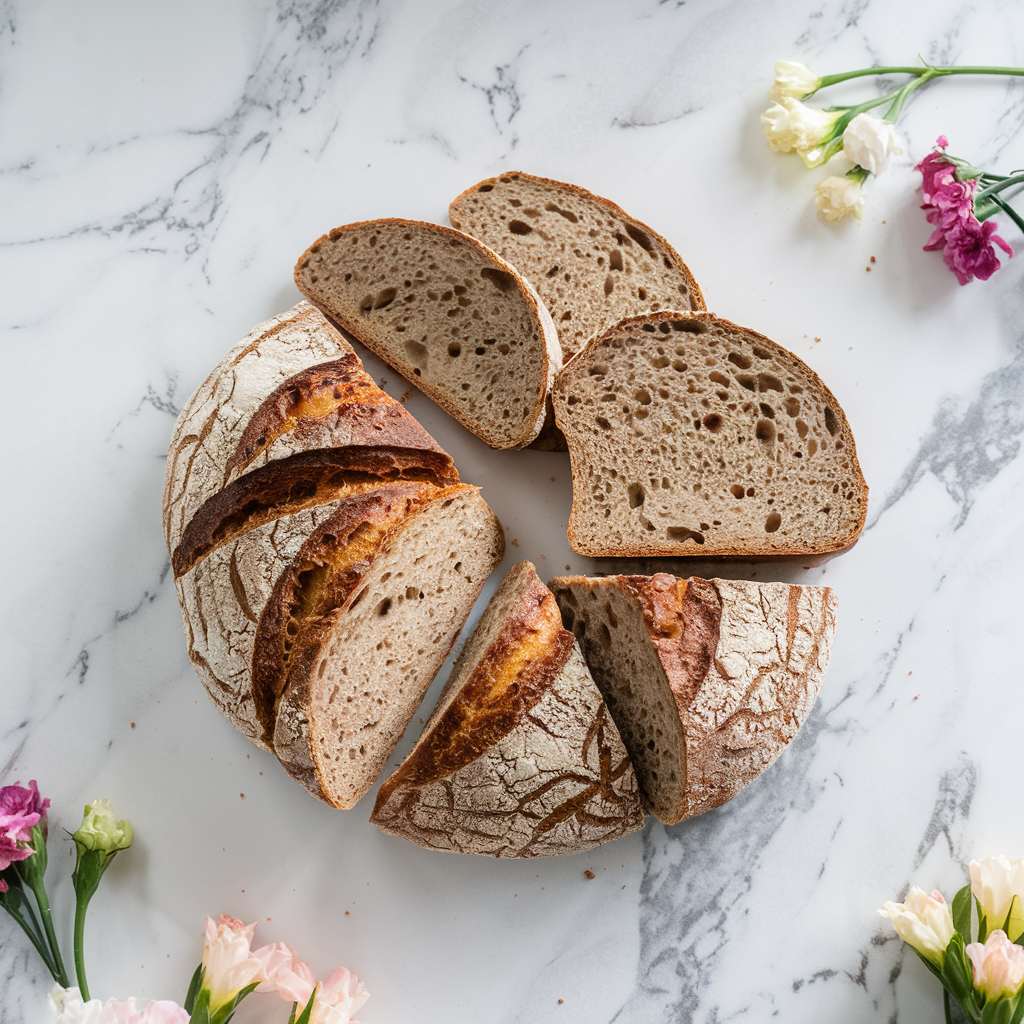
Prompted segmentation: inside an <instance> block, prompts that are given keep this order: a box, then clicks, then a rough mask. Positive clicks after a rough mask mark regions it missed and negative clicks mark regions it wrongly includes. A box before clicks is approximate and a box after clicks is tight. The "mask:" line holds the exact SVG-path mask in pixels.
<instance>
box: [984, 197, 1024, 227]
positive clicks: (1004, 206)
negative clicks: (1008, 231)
mask: <svg viewBox="0 0 1024 1024" xmlns="http://www.w3.org/2000/svg"><path fill="white" fill-rule="evenodd" d="M992 202H993V203H995V205H996V206H998V207H999V209H1000V210H1002V211H1003V213H1005V214H1006V216H1007V217H1009V218H1010V220H1012V221H1013V223H1014V224H1016V225H1017V227H1019V228H1020V229H1021V231H1024V218H1022V217H1021V215H1020V214H1019V213H1018V212H1017V211H1016V210H1015V209H1014V208H1013V207H1012V206H1010V204H1009V203H1007V202H1006V201H1005V200H1003V199H1000V198H999V197H998V196H992ZM993 213H995V210H993V211H992V213H990V214H989V215H988V216H989V217H991V216H992V214H993ZM978 219H979V220H985V219H986V218H984V217H979V218H978Z"/></svg>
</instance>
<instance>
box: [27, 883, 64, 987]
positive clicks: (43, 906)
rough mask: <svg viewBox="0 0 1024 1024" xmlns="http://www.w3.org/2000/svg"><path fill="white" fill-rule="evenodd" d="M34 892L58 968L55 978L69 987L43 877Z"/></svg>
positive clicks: (34, 887) (61, 984)
mask: <svg viewBox="0 0 1024 1024" xmlns="http://www.w3.org/2000/svg"><path fill="white" fill-rule="evenodd" d="M32 894H33V895H34V896H35V898H36V903H38V904H39V916H40V917H41V918H42V921H43V929H44V930H45V932H46V941H47V943H48V944H49V946H50V953H51V954H52V958H53V963H54V966H55V967H56V968H57V970H56V971H55V972H54V974H53V977H54V980H55V981H56V982H57V984H58V985H60V986H61V988H69V987H70V986H69V985H68V972H67V970H66V968H65V967H64V958H63V957H62V956H61V955H60V946H59V945H58V944H57V933H56V932H55V931H54V928H53V915H52V914H51V913H50V900H49V898H48V897H47V895H46V888H45V887H44V886H43V884H42V879H40V880H39V885H38V887H36V886H33V888H32ZM26 906H27V904H26Z"/></svg>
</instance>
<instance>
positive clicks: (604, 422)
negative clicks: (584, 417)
mask: <svg viewBox="0 0 1024 1024" xmlns="http://www.w3.org/2000/svg"><path fill="white" fill-rule="evenodd" d="M597 425H598V426H599V427H600V428H601V429H602V430H611V429H612V425H611V424H610V423H609V422H608V421H607V420H606V419H605V418H604V417H603V416H598V417H597Z"/></svg>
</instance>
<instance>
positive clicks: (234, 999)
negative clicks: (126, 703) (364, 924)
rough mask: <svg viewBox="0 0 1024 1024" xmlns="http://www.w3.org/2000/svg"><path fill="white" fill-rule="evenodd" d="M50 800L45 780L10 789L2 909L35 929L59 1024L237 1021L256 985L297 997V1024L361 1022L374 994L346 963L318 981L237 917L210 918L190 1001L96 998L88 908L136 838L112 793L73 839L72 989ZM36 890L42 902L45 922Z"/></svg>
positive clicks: (0, 803)
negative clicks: (57, 921) (54, 886)
mask: <svg viewBox="0 0 1024 1024" xmlns="http://www.w3.org/2000/svg"><path fill="white" fill-rule="evenodd" d="M49 806H50V801H49V800H44V799H43V798H42V797H41V796H40V794H39V787H38V786H37V785H36V782H35V780H33V781H32V782H30V783H29V785H28V786H27V787H24V786H21V785H20V784H15V785H13V786H4V787H3V788H2V789H0V907H2V908H3V909H4V910H6V911H7V913H8V914H9V915H10V916H11V917H12V918H13V919H14V920H15V921H16V922H17V923H18V924H19V925H20V927H21V928H22V930H23V931H24V932H25V933H26V935H28V937H29V939H30V940H31V942H32V945H33V946H35V948H36V951H37V952H38V953H39V955H40V957H41V958H42V960H43V963H44V964H46V967H47V970H49V972H50V974H51V975H52V976H53V980H54V982H55V984H54V987H53V989H52V991H51V992H50V1003H51V1005H52V1007H53V1012H54V1017H55V1020H56V1022H57V1024H190V1022H191V1024H228V1022H229V1021H230V1020H231V1018H232V1017H233V1016H234V1013H235V1011H236V1010H237V1009H238V1006H239V1004H240V1003H241V1002H242V1000H243V999H245V998H246V996H248V995H250V994H251V993H252V992H254V991H255V992H271V993H273V992H276V993H277V994H278V995H279V996H281V998H282V999H284V1000H286V1001H287V1002H288V1003H290V1004H291V1012H290V1015H289V1017H288V1024H358V1021H355V1020H353V1019H352V1014H353V1013H355V1012H356V1011H357V1010H358V1009H359V1008H360V1007H361V1006H362V1005H363V1004H364V1003H365V1002H366V1000H367V999H369V998H370V996H369V993H368V992H367V991H366V989H365V988H364V987H363V985H362V983H361V982H360V981H359V978H358V977H356V975H354V974H351V973H350V972H349V971H347V970H346V969H345V968H344V967H339V968H338V969H337V970H336V971H335V972H334V973H333V974H331V975H330V977H329V978H327V980H326V981H316V980H314V977H313V972H312V970H310V967H309V965H308V964H307V963H305V962H304V961H302V960H300V959H299V957H298V954H297V953H296V951H295V949H294V948H293V947H292V946H289V945H288V944H287V943H285V942H274V943H271V944H270V945H267V946H261V947H260V948H259V949H255V950H254V949H252V938H253V934H254V932H255V930H256V924H255V922H254V923H252V924H248V925H247V924H243V923H242V922H241V921H239V920H237V919H236V918H233V917H228V916H227V915H221V917H220V919H219V920H218V921H213V920H212V919H211V918H209V917H208V918H207V919H206V932H205V942H204V945H203V958H202V960H201V961H200V963H199V966H198V967H197V968H196V970H195V973H194V974H193V976H192V981H191V984H190V985H189V988H188V992H187V994H186V996H185V1001H184V1004H183V1005H180V1006H179V1005H178V1004H177V1003H175V1002H171V1001H169V1000H153V1001H151V1002H149V1003H147V1004H146V1005H145V1006H144V1007H143V1008H142V1009H141V1010H140V1009H138V1007H137V1005H136V1001H135V999H134V997H133V998H131V999H128V1000H127V1001H126V1002H119V1001H118V1000H116V999H113V998H111V999H108V1000H107V1001H106V1002H102V1001H100V1000H99V999H93V998H91V997H90V993H89V984H88V980H87V978H86V972H85V958H84V955H83V945H84V934H85V917H86V912H87V911H88V908H89V902H90V901H91V899H92V898H93V896H94V895H95V894H96V891H97V889H98V888H99V884H100V880H101V879H102V878H103V875H104V873H105V872H106V870H107V868H108V867H109V866H110V863H111V861H112V860H113V859H114V857H115V856H116V855H117V854H118V853H120V852H121V851H122V850H127V849H128V848H129V847H130V846H131V843H132V838H133V832H132V826H131V824H130V822H129V821H128V820H127V819H126V818H122V819H121V820H120V821H118V820H117V818H116V816H115V814H114V811H113V808H112V807H111V806H110V801H109V800H106V799H101V800H94V801H93V802H92V803H90V804H87V805H86V808H85V814H84V816H83V818H82V824H81V825H80V826H79V828H78V831H76V832H75V833H74V835H73V836H72V838H73V839H74V842H75V847H76V850H77V854H78V857H77V860H76V862H75V870H74V874H73V875H72V880H73V882H74V887H75V898H76V906H75V932H74V958H75V960H74V962H75V973H76V977H77V981H78V985H77V986H74V987H72V986H70V985H69V984H68V976H67V972H66V970H65V969H64V962H63V959H62V958H61V951H60V946H59V944H58V942H57V936H56V934H55V932H54V928H53V922H52V920H51V914H50V903H49V900H48V898H47V895H46V887H45V885H44V882H43V876H44V874H45V873H46V837H47V814H46V812H47V810H48V809H49ZM26 890H27V891H28V892H30V893H32V895H33V896H34V898H35V901H36V905H37V907H38V909H39V918H38V919H37V918H36V915H35V912H34V911H33V910H32V906H31V904H30V903H29V902H28V898H27V896H26ZM40 921H41V922H42V923H41V924H40Z"/></svg>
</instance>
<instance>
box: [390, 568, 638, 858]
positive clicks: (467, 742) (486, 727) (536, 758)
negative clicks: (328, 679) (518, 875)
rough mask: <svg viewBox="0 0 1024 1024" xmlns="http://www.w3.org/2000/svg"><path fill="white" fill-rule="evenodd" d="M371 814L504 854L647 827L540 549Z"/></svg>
mask: <svg viewBox="0 0 1024 1024" xmlns="http://www.w3.org/2000/svg"><path fill="white" fill-rule="evenodd" d="M370 820H371V821H372V822H373V823H374V824H375V825H377V826H378V827H379V828H380V829H382V830H383V831H384V832H387V833H390V834H391V835H395V836H400V837H402V838H403V839H408V840H410V841H411V842H414V843H418V844H419V845H421V846H425V847H427V848H428V849H433V850H443V851H449V852H454V853H475V854H483V855H486V856H490V857H543V856H552V855H555V854H561V853H577V852H579V851H581V850H587V849H590V848H591V847H594V846H597V845H600V844H601V843H605V842H609V841H611V840H613V839H618V838H620V837H621V836H624V835H627V834H628V833H630V832H633V831H635V830H637V829H640V828H642V827H643V823H644V814H643V810H642V808H641V804H640V798H639V792H638V788H637V781H636V776H635V774H634V772H633V768H632V766H631V764H630V761H629V757H628V756H627V754H626V750H625V748H624V746H623V745H622V741H621V739H620V738H619V734H618V731H617V729H616V728H615V724H614V722H613V721H612V720H611V718H610V717H609V715H608V710H607V708H606V706H605V702H604V701H603V700H602V698H601V695H600V693H599V692H598V690H597V687H596V686H595V685H594V682H593V680H592V679H591V677H590V673H589V672H588V671H587V666H586V664H585V663H584V661H583V657H582V655H581V653H580V650H579V646H578V645H577V644H576V642H575V640H574V638H573V635H572V634H571V633H569V632H568V631H567V630H565V629H563V628H562V623H561V618H560V616H559V613H558V609H557V606H556V605H555V601H554V598H553V597H552V595H551V593H550V591H548V589H547V588H546V587H545V586H544V585H543V584H542V583H541V582H540V580H539V579H538V578H537V574H536V570H535V569H534V567H533V565H531V564H530V563H529V562H520V563H519V564H518V565H516V566H515V567H514V568H513V569H512V571H511V572H510V573H509V575H508V576H507V577H506V579H505V580H504V582H503V583H502V585H501V586H500V587H499V588H498V590H497V592H496V593H495V595H494V597H493V598H492V599H491V602H490V603H489V604H488V606H487V609H486V611H485V612H484V614H483V617H482V618H481V620H480V624H479V626H478V627H477V629H476V631H475V632H474V634H473V636H472V637H471V638H470V640H469V641H468V642H467V644H466V646H465V648H464V649H463V651H462V653H461V654H460V656H459V659H458V661H457V662H456V664H455V668H454V669H453V671H452V675H451V678H450V679H449V681H448V683H447V684H446V686H445V689H444V691H443V692H442V694H441V698H440V700H439V701H438V704H437V707H436V708H435V709H434V712H433V714H432V715H431V716H430V719H429V720H428V722H427V724H426V726H425V727H424V730H423V735H422V736H421V737H420V739H419V741H418V742H417V744H416V746H415V748H414V749H413V750H412V752H411V753H410V754H409V756H408V757H407V758H406V759H405V761H404V762H403V763H402V765H401V767H400V768H399V769H398V770H397V771H396V772H395V773H394V774H393V775H392V776H391V777H390V778H389V779H388V780H387V781H386V782H385V783H384V785H383V786H382V787H381V789H380V791H379V793H378V795H377V801H376V804H375V806H374V809H373V815H372V816H371V818H370Z"/></svg>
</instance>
